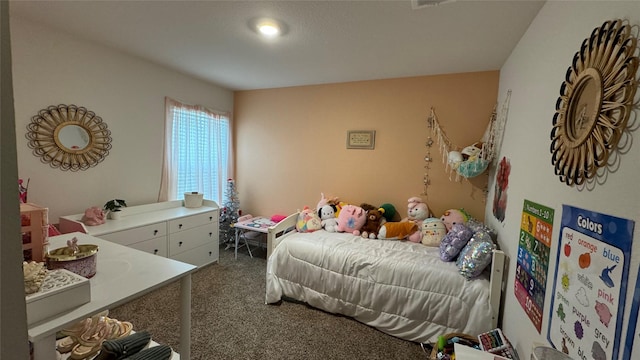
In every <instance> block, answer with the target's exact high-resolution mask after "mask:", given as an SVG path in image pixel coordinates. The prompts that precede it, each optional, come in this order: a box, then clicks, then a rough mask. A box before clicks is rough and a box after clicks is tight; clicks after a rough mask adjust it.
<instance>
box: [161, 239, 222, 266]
mask: <svg viewBox="0 0 640 360" xmlns="http://www.w3.org/2000/svg"><path fill="white" fill-rule="evenodd" d="M219 252H220V247H219V245H218V244H207V245H203V246H199V247H197V248H195V249H191V250H188V251H185V252H182V253H180V254H178V255H175V256H172V257H171V259H174V260H178V261H182V262H185V263H187V264H191V265H195V266H203V265H207V264H210V263H212V262H215V261H218V257H219Z"/></svg>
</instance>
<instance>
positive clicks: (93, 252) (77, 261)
mask: <svg viewBox="0 0 640 360" xmlns="http://www.w3.org/2000/svg"><path fill="white" fill-rule="evenodd" d="M73 240H75V242H74V241H73ZM73 240H69V241H68V242H67V245H68V246H66V247H61V248H58V249H55V250H51V251H49V252H48V253H47V254H46V255H45V260H46V263H47V268H48V269H49V270H54V269H67V270H69V271H71V272H72V273H75V274H78V275H80V276H84V277H86V278H91V277H92V276H94V275H95V274H96V264H97V260H98V256H97V254H98V245H91V244H85V245H77V239H76V238H74V239H73Z"/></svg>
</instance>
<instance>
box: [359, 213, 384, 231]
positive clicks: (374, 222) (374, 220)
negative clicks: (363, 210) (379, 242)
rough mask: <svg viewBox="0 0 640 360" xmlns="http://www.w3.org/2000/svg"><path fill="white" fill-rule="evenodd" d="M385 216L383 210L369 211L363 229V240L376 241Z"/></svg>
mask: <svg viewBox="0 0 640 360" xmlns="http://www.w3.org/2000/svg"><path fill="white" fill-rule="evenodd" d="M383 214H384V209H383V208H379V209H372V210H368V211H367V221H365V223H364V226H363V227H362V229H361V231H362V237H363V238H369V239H375V238H377V237H378V230H379V229H380V225H381V224H382V216H383Z"/></svg>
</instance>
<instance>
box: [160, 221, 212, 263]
mask: <svg viewBox="0 0 640 360" xmlns="http://www.w3.org/2000/svg"><path fill="white" fill-rule="evenodd" d="M208 243H215V244H216V245H217V244H218V225H217V224H211V225H202V226H198V227H194V228H191V229H187V230H184V231H180V232H178V233H175V234H171V235H170V239H169V256H174V255H177V254H179V253H181V252H184V251H187V250H191V249H194V248H196V247H199V246H202V245H205V244H208Z"/></svg>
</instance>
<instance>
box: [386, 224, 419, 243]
mask: <svg viewBox="0 0 640 360" xmlns="http://www.w3.org/2000/svg"><path fill="white" fill-rule="evenodd" d="M418 230H419V229H418V225H416V223H414V222H413V221H398V222H386V223H384V224H383V225H382V226H380V230H378V239H380V240H404V239H409V237H410V236H411V235H414V234H415V233H420V231H418Z"/></svg>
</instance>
